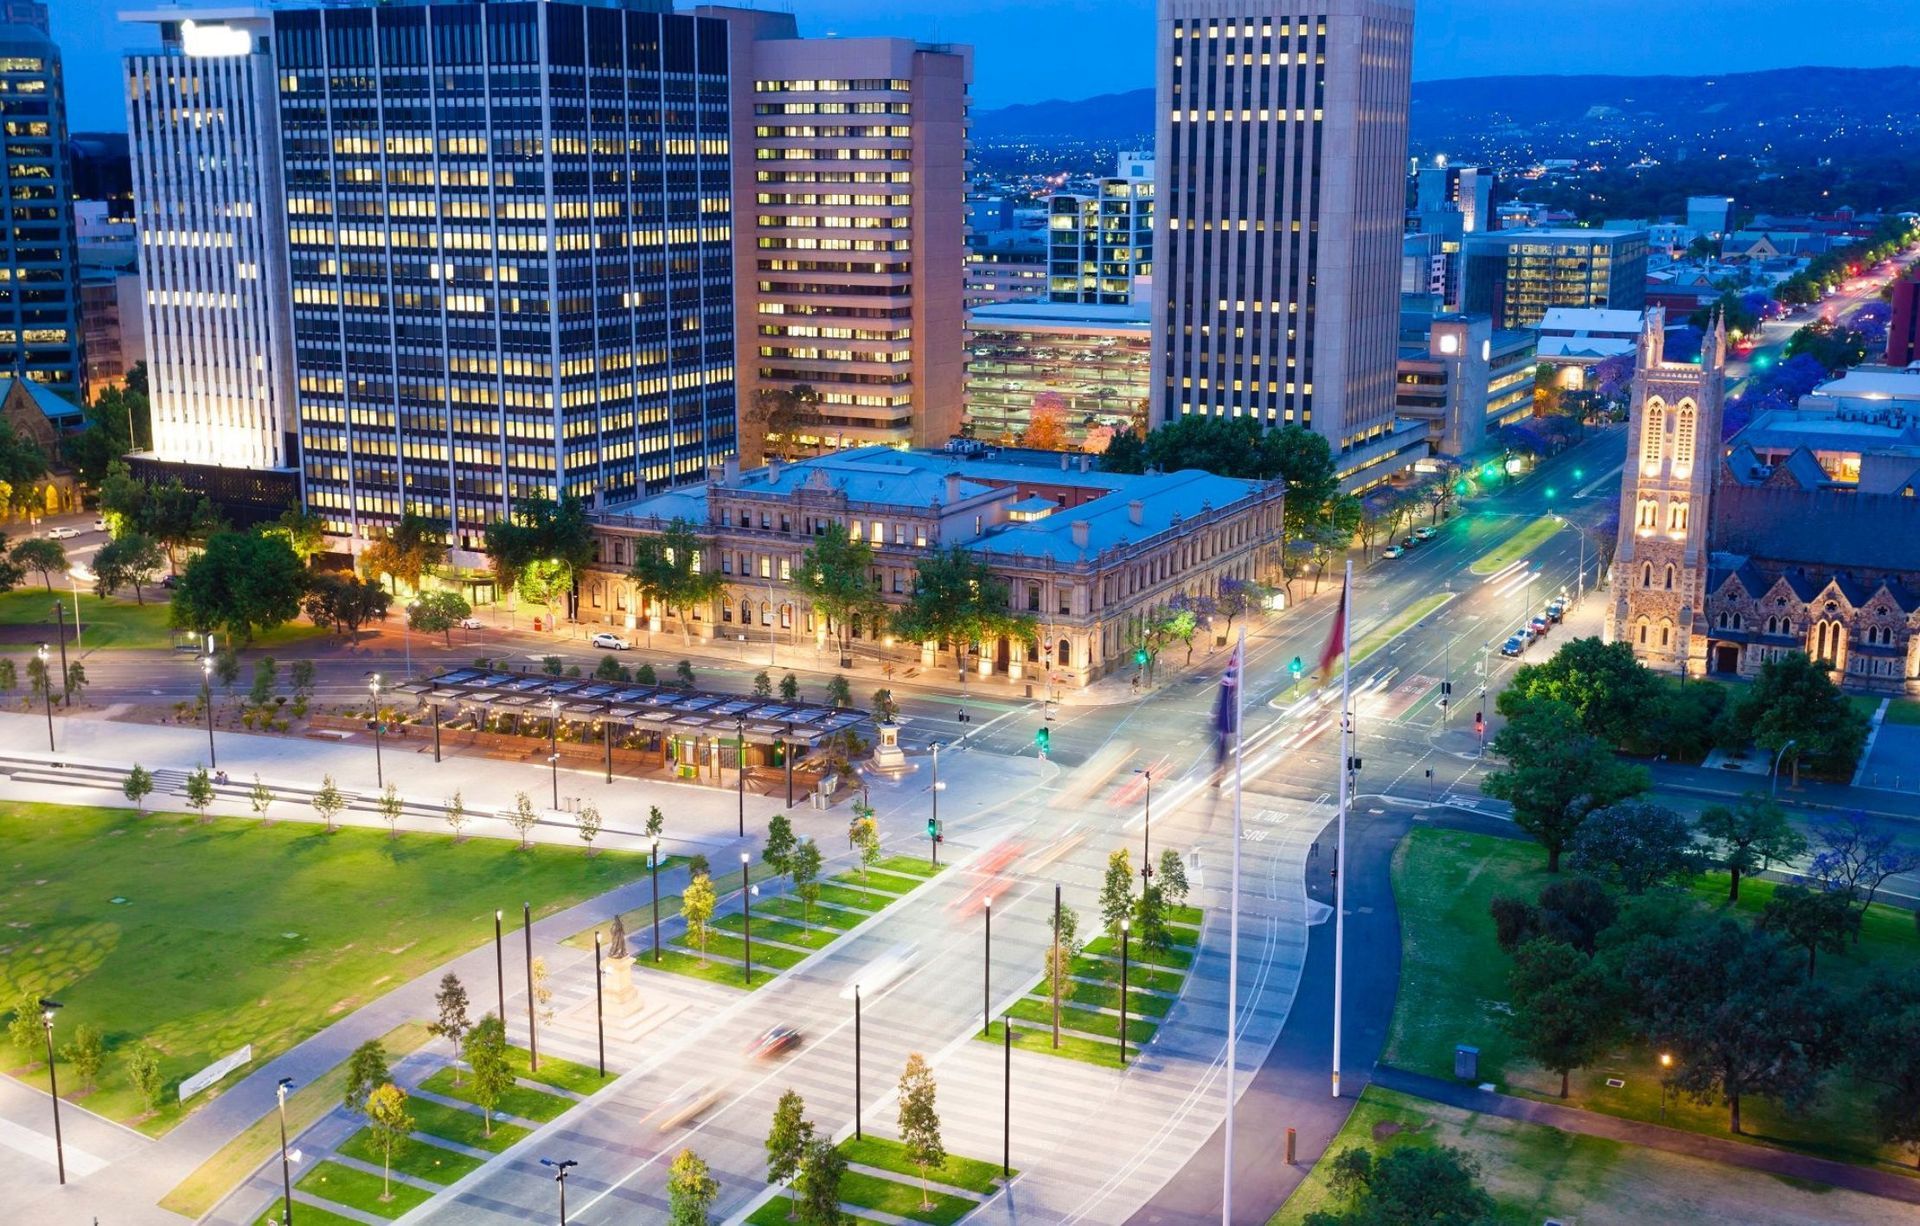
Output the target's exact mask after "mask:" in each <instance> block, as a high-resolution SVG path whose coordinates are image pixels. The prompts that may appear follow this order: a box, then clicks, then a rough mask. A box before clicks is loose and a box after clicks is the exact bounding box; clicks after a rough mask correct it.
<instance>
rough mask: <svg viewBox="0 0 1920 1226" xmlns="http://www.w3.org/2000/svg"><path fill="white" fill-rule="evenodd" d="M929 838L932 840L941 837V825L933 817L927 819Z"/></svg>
mask: <svg viewBox="0 0 1920 1226" xmlns="http://www.w3.org/2000/svg"><path fill="white" fill-rule="evenodd" d="M927 837H928V838H930V839H937V838H939V837H940V823H939V822H937V821H935V820H934V819H933V818H931V817H930V818H928V819H927Z"/></svg>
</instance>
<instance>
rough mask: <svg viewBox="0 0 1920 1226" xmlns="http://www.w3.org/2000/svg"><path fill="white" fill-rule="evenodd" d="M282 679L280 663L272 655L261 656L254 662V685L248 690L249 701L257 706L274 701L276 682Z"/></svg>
mask: <svg viewBox="0 0 1920 1226" xmlns="http://www.w3.org/2000/svg"><path fill="white" fill-rule="evenodd" d="M279 679H280V665H279V663H278V662H277V661H276V660H275V659H274V658H273V657H272V656H261V657H260V658H259V659H258V660H255V661H254V662H253V685H252V686H251V687H250V688H249V689H248V690H247V701H248V702H251V703H252V704H253V705H254V706H256V707H264V706H266V705H267V704H268V703H269V702H272V701H273V688H274V684H275V683H276V682H277V681H278V680H279Z"/></svg>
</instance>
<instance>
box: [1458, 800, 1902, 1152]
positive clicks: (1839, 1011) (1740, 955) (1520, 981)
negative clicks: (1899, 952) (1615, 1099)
mask: <svg viewBox="0 0 1920 1226" xmlns="http://www.w3.org/2000/svg"><path fill="white" fill-rule="evenodd" d="M1809 853H1811V857H1810V859H1808V861H1807V865H1806V867H1805V869H1804V870H1802V874H1801V881H1802V882H1804V884H1802V883H1800V882H1794V883H1788V884H1782V885H1778V886H1776V887H1774V888H1773V890H1772V892H1771V895H1770V897H1768V899H1767V901H1766V903H1765V905H1764V906H1763V907H1762V908H1760V910H1759V912H1758V916H1757V919H1756V920H1755V921H1754V922H1751V923H1750V922H1747V921H1746V920H1744V919H1741V918H1738V917H1737V916H1736V915H1735V914H1730V913H1728V912H1726V911H1724V910H1721V909H1718V908H1713V907H1710V906H1708V905H1707V904H1706V903H1704V902H1703V901H1701V900H1700V899H1699V898H1698V897H1697V896H1696V895H1695V894H1694V893H1693V892H1692V891H1690V890H1689V889H1688V888H1687V886H1688V884H1689V882H1690V881H1691V880H1692V879H1693V878H1694V876H1695V875H1697V874H1698V873H1699V872H1701V871H1702V870H1704V869H1705V868H1707V867H1709V866H1713V865H1720V866H1725V867H1727V868H1729V869H1730V870H1731V878H1730V884H1729V888H1728V893H1729V902H1731V901H1733V900H1736V899H1737V898H1738V895H1739V890H1740V885H1741V881H1742V879H1743V878H1744V877H1746V876H1748V875H1750V874H1753V873H1756V872H1760V871H1762V870H1764V869H1766V868H1768V867H1770V866H1772V865H1778V864H1784V863H1788V862H1791V861H1794V860H1797V859H1799V858H1801V857H1803V856H1807V855H1808V854H1809ZM1567 860H1568V865H1569V867H1571V868H1572V869H1574V870H1575V872H1574V874H1573V875H1570V876H1567V877H1564V878H1562V879H1560V880H1557V881H1553V882H1551V883H1549V884H1548V885H1547V886H1546V887H1545V888H1544V889H1543V890H1542V891H1541V893H1540V895H1539V897H1538V898H1537V899H1535V900H1528V899H1522V898H1515V897H1507V896H1503V897H1498V898H1495V899H1494V900H1493V903H1492V907H1491V910H1492V916H1493V921H1494V929H1495V935H1496V937H1497V939H1498V941H1499V943H1500V945H1501V947H1502V948H1503V949H1505V950H1506V951H1507V952H1508V953H1510V954H1511V955H1512V956H1513V959H1514V964H1513V968H1512V971H1511V974H1510V978H1509V986H1510V989H1511V1006H1512V1009H1511V1013H1510V1014H1509V1015H1508V1018H1507V1020H1506V1025H1507V1027H1508V1029H1509V1031H1510V1032H1511V1033H1512V1035H1513V1036H1514V1038H1515V1039H1516V1040H1517V1042H1518V1043H1519V1045H1520V1048H1521V1050H1522V1051H1523V1052H1524V1053H1525V1054H1526V1056H1527V1057H1528V1058H1529V1059H1531V1060H1532V1061H1534V1062H1535V1063H1536V1064H1539V1065H1540V1066H1541V1067H1543V1068H1545V1069H1547V1070H1548V1071H1550V1072H1553V1073H1558V1074H1559V1075H1560V1093H1561V1096H1562V1097H1565V1096H1566V1094H1567V1088H1568V1078H1569V1076H1570V1074H1571V1072H1572V1071H1573V1070H1575V1069H1579V1068H1585V1067H1589V1066H1591V1065H1592V1064H1594V1063H1595V1062H1597V1061H1599V1060H1600V1059H1602V1058H1603V1057H1605V1056H1606V1055H1607V1054H1608V1053H1610V1052H1612V1051H1614V1050H1615V1049H1617V1048H1618V1047H1619V1046H1620V1045H1621V1044H1623V1043H1629V1042H1631V1043H1637V1044H1640V1045H1643V1046H1644V1047H1646V1048H1647V1049H1648V1050H1652V1051H1659V1052H1661V1053H1663V1054H1664V1055H1665V1056H1666V1057H1670V1059H1671V1064H1670V1066H1669V1067H1667V1068H1666V1069H1665V1070H1664V1072H1663V1076H1665V1077H1666V1078H1667V1079H1668V1081H1669V1082H1670V1084H1671V1086H1672V1088H1673V1089H1674V1090H1676V1091H1678V1092H1679V1093H1681V1094H1684V1095H1687V1096H1689V1097H1691V1098H1693V1099H1694V1100H1695V1101H1698V1102H1701V1103H1709V1102H1713V1101H1715V1100H1718V1101H1719V1102H1721V1103H1722V1104H1724V1105H1725V1106H1726V1108H1727V1109H1728V1112H1729V1126H1730V1128H1731V1130H1732V1131H1733V1132H1735V1133H1738V1132H1740V1131H1741V1105H1742V1102H1743V1101H1744V1100H1746V1099H1749V1098H1754V1097H1759V1098H1766V1099H1771V1100H1775V1101H1778V1102H1781V1103H1783V1104H1785V1105H1786V1106H1788V1107H1798V1106H1801V1105H1803V1104H1804V1103H1806V1102H1807V1101H1808V1100H1809V1099H1810V1098H1811V1097H1812V1096H1813V1095H1814V1094H1815V1093H1817V1092H1818V1091H1819V1089H1820V1088H1821V1086H1822V1085H1823V1083H1824V1082H1825V1080H1826V1079H1827V1078H1828V1077H1829V1075H1831V1074H1834V1073H1836V1072H1840V1071H1844V1072H1846V1073H1847V1074H1848V1075H1850V1076H1852V1077H1853V1078H1855V1079H1856V1080H1857V1081H1858V1082H1859V1083H1860V1084H1862V1085H1864V1086H1866V1087H1868V1093H1869V1096H1870V1098H1871V1102H1872V1108H1871V1110H1872V1117H1873V1119H1874V1121H1875V1123H1876V1125H1877V1127H1878V1128H1879V1135H1880V1136H1881V1137H1882V1138H1883V1139H1884V1140H1886V1141H1889V1142H1894V1143H1900V1144H1906V1145H1912V1146H1915V1147H1916V1159H1920V974H1916V973H1915V972H1913V971H1912V970H1911V969H1910V968H1909V969H1906V970H1904V971H1900V972H1889V973H1886V974H1880V975H1876V976H1874V977H1872V978H1871V979H1870V980H1869V981H1868V982H1867V986H1866V987H1864V988H1863V989H1861V990H1859V991H1857V992H1849V991H1844V990H1836V989H1834V988H1832V987H1830V986H1829V985H1827V984H1825V983H1823V982H1820V981H1819V980H1817V978H1816V974H1817V971H1818V965H1819V964H1818V958H1819V955H1820V954H1822V953H1829V954H1841V953H1844V952H1845V951H1846V950H1847V949H1848V948H1849V947H1850V945H1852V944H1854V943H1857V942H1858V941H1859V939H1860V932H1861V926H1862V920H1863V917H1864V916H1865V914H1866V911H1867V908H1868V907H1869V906H1870V905H1871V904H1872V902H1873V901H1874V898H1875V896H1876V894H1877V893H1878V892H1879V891H1880V889H1881V888H1882V886H1883V885H1884V883H1885V882H1886V880H1887V879H1888V878H1889V877H1891V876H1894V875H1896V874H1899V873H1904V872H1911V871H1913V870H1914V869H1915V868H1916V867H1920V853H1916V852H1915V850H1914V849H1913V848H1912V847H1910V846H1907V845H1905V844H1903V843H1902V842H1901V841H1900V840H1899V839H1897V838H1896V837H1895V836H1893V835H1892V834H1890V833H1889V832H1887V831H1886V830H1885V829H1882V828H1880V827H1877V826H1875V825H1874V824H1872V823H1871V822H1869V821H1868V820H1867V819H1866V818H1864V817H1863V816H1861V815H1859V814H1849V815H1844V816H1841V817H1837V818H1834V819H1831V820H1829V821H1826V822H1822V823H1820V824H1818V825H1816V826H1815V827H1814V828H1813V831H1812V838H1811V839H1808V838H1805V837H1803V836H1801V835H1800V834H1799V833H1797V832H1796V831H1795V830H1793V829H1792V828H1791V827H1790V826H1789V825H1788V823H1787V821H1786V818H1785V816H1784V815H1783V814H1782V812H1781V811H1780V809H1779V808H1778V807H1777V806H1776V805H1774V804H1773V803H1772V802H1771V801H1769V800H1768V799H1766V798H1765V797H1762V796H1759V795H1750V796H1747V797H1745V798H1744V799H1743V800H1741V801H1740V802H1739V803H1738V804H1737V805H1732V806H1716V807H1714V808H1710V809H1708V810H1706V811H1705V812H1704V813H1702V814H1701V816H1700V818H1699V821H1698V822H1697V823H1695V824H1692V825H1690V824H1689V823H1688V822H1687V821H1686V820H1685V819H1684V818H1682V817H1680V816H1679V815H1678V814H1676V813H1674V812H1672V811H1671V810H1667V809H1664V808H1662V807H1660V806H1658V805H1652V804H1646V803H1644V802H1638V801H1628V802H1625V803H1622V804H1617V805H1614V806H1611V807H1609V808H1607V809H1603V810H1601V811H1599V812H1597V813H1595V814H1594V815H1592V817H1591V818H1589V820H1588V822H1587V823H1586V824H1585V825H1584V826H1583V827H1582V828H1581V829H1580V831H1579V833H1578V834H1577V835H1576V836H1575V838H1574V841H1573V843H1572V846H1571V847H1570V848H1569V851H1568V857H1567ZM1663 1063H1665V1061H1663Z"/></svg>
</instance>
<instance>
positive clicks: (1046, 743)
mask: <svg viewBox="0 0 1920 1226" xmlns="http://www.w3.org/2000/svg"><path fill="white" fill-rule="evenodd" d="M1033 743H1034V744H1035V745H1037V746H1038V747H1039V749H1040V756H1041V757H1043V758H1044V757H1045V756H1046V755H1047V751H1048V750H1049V749H1052V748H1053V729H1051V728H1048V727H1046V726H1044V725H1042V726H1041V727H1039V728H1035V729H1034V730H1033Z"/></svg>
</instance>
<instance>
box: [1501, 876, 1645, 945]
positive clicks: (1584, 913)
mask: <svg viewBox="0 0 1920 1226" xmlns="http://www.w3.org/2000/svg"><path fill="white" fill-rule="evenodd" d="M1488 910H1489V911H1490V912H1491V913H1492V916H1493V931H1494V940H1495V941H1496V942H1497V943H1498V944H1499V946H1500V948H1501V949H1503V950H1505V951H1506V952H1507V953H1510V954H1511V953H1517V952H1518V951H1519V949H1520V947H1521V946H1522V945H1525V944H1526V943H1527V942H1528V941H1532V940H1535V939H1536V938H1539V937H1546V938H1548V939H1549V940H1553V941H1558V942H1560V943H1561V944H1564V945H1571V946H1573V947H1574V948H1575V949H1577V950H1579V951H1580V952H1581V953H1583V954H1587V955H1589V956H1591V955H1592V954H1593V953H1594V952H1595V951H1596V950H1597V949H1598V948H1599V945H1600V934H1601V933H1603V932H1605V931H1606V930H1607V929H1609V928H1611V927H1612V926H1613V923H1614V921H1615V920H1617V919H1619V918H1620V903H1619V900H1618V899H1617V898H1616V897H1615V895H1614V894H1613V893H1612V892H1611V891H1609V890H1608V889H1607V888H1606V887H1605V886H1603V885H1601V884H1600V883H1599V882H1598V881H1595V880H1594V879H1593V878H1591V877H1581V876H1573V877H1563V878H1560V879H1558V880H1555V881H1550V882H1548V883H1547V884H1546V886H1545V888H1543V889H1542V890H1541V891H1540V901H1539V902H1538V903H1531V902H1528V901H1527V900H1525V899H1523V898H1513V897H1510V896H1507V895H1501V894H1496V895H1495V896H1494V897H1493V900H1492V902H1491V903H1490V904H1489V905H1488Z"/></svg>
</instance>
